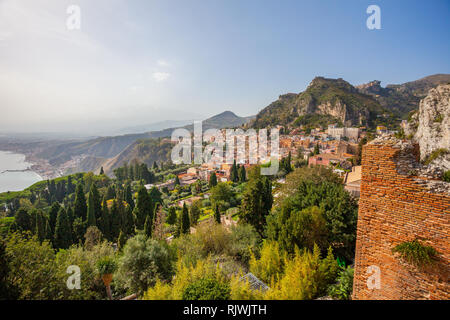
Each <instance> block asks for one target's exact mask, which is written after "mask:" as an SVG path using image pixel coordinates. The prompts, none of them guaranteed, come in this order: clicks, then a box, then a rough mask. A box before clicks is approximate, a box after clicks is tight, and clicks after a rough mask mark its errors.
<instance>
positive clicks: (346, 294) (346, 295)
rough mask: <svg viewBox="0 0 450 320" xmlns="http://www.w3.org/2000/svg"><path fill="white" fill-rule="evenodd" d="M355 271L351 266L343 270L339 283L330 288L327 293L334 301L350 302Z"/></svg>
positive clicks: (338, 278)
mask: <svg viewBox="0 0 450 320" xmlns="http://www.w3.org/2000/svg"><path fill="white" fill-rule="evenodd" d="M353 274H354V269H353V268H352V267H350V266H348V267H347V268H345V269H344V268H341V270H340V271H339V275H338V277H337V283H336V284H332V285H330V286H329V287H328V289H327V293H328V295H329V296H330V297H332V298H333V299H338V300H349V299H350V298H351V296H352V292H353Z"/></svg>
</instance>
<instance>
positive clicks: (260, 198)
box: [240, 170, 273, 236]
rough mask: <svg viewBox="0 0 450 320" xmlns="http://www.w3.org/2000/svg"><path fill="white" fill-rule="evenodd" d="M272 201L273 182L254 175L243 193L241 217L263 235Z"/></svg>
mask: <svg viewBox="0 0 450 320" xmlns="http://www.w3.org/2000/svg"><path fill="white" fill-rule="evenodd" d="M258 171H259V170H258ZM272 203H273V197H272V183H271V182H270V180H269V179H268V178H267V177H265V176H260V175H259V176H258V175H254V176H253V177H252V178H251V179H250V180H249V182H248V183H247V185H246V187H245V190H244V193H243V195H242V204H241V210H240V218H241V219H242V221H244V222H247V223H248V224H250V225H252V226H253V227H254V228H255V230H256V231H257V232H258V233H259V234H260V235H261V236H262V235H263V232H264V227H265V224H266V216H267V215H268V214H269V212H270V210H271V208H272Z"/></svg>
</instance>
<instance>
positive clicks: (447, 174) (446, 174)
mask: <svg viewBox="0 0 450 320" xmlns="http://www.w3.org/2000/svg"><path fill="white" fill-rule="evenodd" d="M442 180H444V181H445V182H450V170H447V171H445V172H444V175H443V176H442Z"/></svg>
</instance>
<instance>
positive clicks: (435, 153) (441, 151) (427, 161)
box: [423, 148, 449, 165]
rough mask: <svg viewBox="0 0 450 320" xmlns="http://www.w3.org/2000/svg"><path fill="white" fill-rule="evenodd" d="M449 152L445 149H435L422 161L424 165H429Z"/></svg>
mask: <svg viewBox="0 0 450 320" xmlns="http://www.w3.org/2000/svg"><path fill="white" fill-rule="evenodd" d="M448 153H449V151H448V150H447V149H443V148H441V149H437V150H434V151H433V152H432V153H431V154H430V155H429V156H428V157H427V158H426V159H425V160H424V162H423V163H424V164H426V165H429V164H430V163H431V162H433V161H434V160H435V159H437V158H439V157H441V156H443V155H446V154H448Z"/></svg>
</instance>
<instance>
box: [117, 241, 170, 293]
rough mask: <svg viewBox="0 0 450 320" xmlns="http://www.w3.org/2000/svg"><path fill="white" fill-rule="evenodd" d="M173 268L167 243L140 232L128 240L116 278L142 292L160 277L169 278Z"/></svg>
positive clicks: (130, 287)
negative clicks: (149, 237) (148, 237)
mask: <svg viewBox="0 0 450 320" xmlns="http://www.w3.org/2000/svg"><path fill="white" fill-rule="evenodd" d="M172 269H173V267H172V255H171V253H170V251H169V248H168V247H167V245H166V244H165V243H160V242H158V241H156V240H153V239H147V237H146V236H145V235H144V234H138V235H137V236H135V237H133V238H131V239H129V240H128V241H127V243H126V245H125V247H124V249H123V256H122V257H121V258H120V261H119V268H118V270H117V277H116V278H117V279H118V281H119V283H121V284H122V285H123V286H124V287H125V288H127V289H128V290H131V292H134V293H136V292H137V293H141V292H143V291H145V290H147V288H148V287H149V286H151V285H154V284H155V283H156V280H158V279H161V280H169V279H170V278H171V276H172V274H173V272H172Z"/></svg>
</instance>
